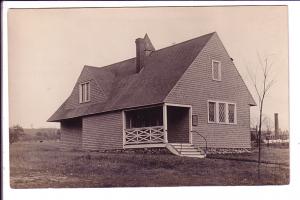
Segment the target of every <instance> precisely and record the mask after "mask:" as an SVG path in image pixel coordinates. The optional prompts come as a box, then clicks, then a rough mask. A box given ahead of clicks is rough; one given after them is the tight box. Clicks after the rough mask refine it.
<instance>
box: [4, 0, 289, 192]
mask: <svg viewBox="0 0 300 200" xmlns="http://www.w3.org/2000/svg"><path fill="white" fill-rule="evenodd" d="M7 37H8V43H7V44H8V92H9V180H10V183H9V184H10V187H11V188H12V189H38V188H112V187H113V188H116V187H174V186H176V187H179V186H261V185H274V186H277V185H289V184H290V133H289V132H290V125H289V51H288V50H289V46H288V40H289V30H288V6H190V7H184V6H182V7H180V6H179V7H159V6H158V7H119V8H104V7H98V8H97V7H94V8H85V7H74V8H72V7H70V8H43V9H41V8H26V9H25V8H12V9H9V10H8V15H7Z"/></svg>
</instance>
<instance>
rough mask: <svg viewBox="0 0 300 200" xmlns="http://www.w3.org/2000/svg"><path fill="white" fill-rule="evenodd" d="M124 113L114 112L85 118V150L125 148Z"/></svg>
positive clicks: (83, 145)
mask: <svg viewBox="0 0 300 200" xmlns="http://www.w3.org/2000/svg"><path fill="white" fill-rule="evenodd" d="M122 123H123V122H122V113H121V112H112V113H106V114H101V115H93V116H88V117H84V118H83V131H82V147H83V150H108V149H122V148H123V131H122V130H123V124H122Z"/></svg>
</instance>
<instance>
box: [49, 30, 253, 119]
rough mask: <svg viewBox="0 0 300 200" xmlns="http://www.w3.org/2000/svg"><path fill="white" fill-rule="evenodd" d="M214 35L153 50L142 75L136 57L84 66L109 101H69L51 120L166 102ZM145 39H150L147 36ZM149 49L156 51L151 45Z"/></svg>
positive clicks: (147, 58) (147, 57) (146, 58)
mask: <svg viewBox="0 0 300 200" xmlns="http://www.w3.org/2000/svg"><path fill="white" fill-rule="evenodd" d="M214 34H216V33H215V32H213V33H210V34H206V35H203V36H200V37H198V38H195V39H191V40H188V41H185V42H182V43H179V44H175V45H173V46H169V47H166V48H162V49H159V50H155V51H152V52H151V54H150V55H149V56H146V57H145V65H144V67H143V69H142V70H141V71H140V72H139V73H136V58H131V59H128V60H124V61H122V62H119V63H115V64H112V65H109V66H105V67H92V66H85V67H84V69H83V71H84V70H86V71H88V72H90V74H92V76H93V77H94V79H95V80H96V81H97V84H98V85H99V86H100V87H101V88H102V90H103V93H104V95H105V96H106V100H105V101H103V102H100V103H94V104H87V105H85V106H80V107H76V108H68V107H67V106H66V104H67V100H66V101H65V103H64V104H63V105H62V106H61V107H60V108H59V109H58V110H57V111H56V112H55V113H54V114H53V115H52V116H51V117H50V118H49V119H48V121H61V120H63V119H69V118H75V117H80V116H86V115H91V114H97V113H103V112H109V111H115V110H122V109H126V108H134V107H141V106H147V105H155V104H161V103H163V101H164V100H165V98H166V97H167V95H168V94H169V92H170V91H171V90H172V88H173V87H174V86H175V84H176V83H177V82H178V80H179V79H180V77H181V76H182V75H183V73H184V72H185V71H186V69H187V68H188V67H189V66H190V65H191V63H192V62H193V61H194V60H195V58H196V57H197V55H198V54H199V53H200V51H201V50H202V49H203V47H204V46H205V45H206V43H207V42H208V41H209V39H210V38H211V37H212V35H214ZM145 39H147V40H149V38H148V36H147V35H146V36H145ZM149 41H150V40H149ZM150 48H151V49H154V47H153V46H152V44H151V45H150ZM253 102H254V101H253ZM253 102H250V103H249V104H253ZM254 104H255V102H254Z"/></svg>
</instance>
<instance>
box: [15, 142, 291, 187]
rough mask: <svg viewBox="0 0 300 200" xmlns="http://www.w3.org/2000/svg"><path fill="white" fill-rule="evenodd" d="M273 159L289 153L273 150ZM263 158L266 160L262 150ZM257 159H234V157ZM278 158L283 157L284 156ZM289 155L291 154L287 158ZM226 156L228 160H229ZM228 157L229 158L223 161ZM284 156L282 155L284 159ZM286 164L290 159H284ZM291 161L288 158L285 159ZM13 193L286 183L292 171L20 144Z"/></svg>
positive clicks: (219, 161)
mask: <svg viewBox="0 0 300 200" xmlns="http://www.w3.org/2000/svg"><path fill="white" fill-rule="evenodd" d="M269 150H270V152H272V153H271V155H272V156H273V157H272V156H270V158H272V159H275V157H274V156H276V155H278V152H279V151H280V152H281V151H283V152H288V149H284V148H277V149H276V152H277V153H276V152H273V150H271V149H269ZM264 152H265V153H264V154H263V155H264V156H263V158H264V159H266V158H268V155H267V153H266V152H267V151H264ZM255 154H256V153H255V152H254V153H253V155H251V154H250V155H230V156H231V157H230V158H235V156H237V157H241V156H245V157H247V156H248V157H249V156H250V157H251V156H255ZM280 155H285V154H284V153H281V154H280ZM287 155H288V154H287ZM227 156H228V155H227ZM225 157H226V156H225ZM283 157H284V156H283ZM284 159H286V158H285V157H284ZM287 160H288V158H287ZM10 170H11V171H10V176H11V187H12V188H48V187H51V188H58V187H140V186H201V185H269V184H288V183H289V166H288V162H287V164H286V165H278V164H266V163H265V164H262V166H261V177H260V179H259V178H258V177H257V163H255V162H245V161H238V160H232V159H231V160H230V159H220V157H218V158H206V159H197V158H186V157H178V156H175V155H171V154H142V153H132V152H131V153H130V152H129V153H99V152H89V153H87V152H75V151H72V152H66V151H60V149H59V142H55V141H44V142H43V143H39V142H18V143H14V144H12V145H11V146H10Z"/></svg>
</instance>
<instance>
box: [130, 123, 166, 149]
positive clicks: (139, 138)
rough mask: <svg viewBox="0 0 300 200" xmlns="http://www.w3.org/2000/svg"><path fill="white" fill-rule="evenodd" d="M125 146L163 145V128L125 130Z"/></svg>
mask: <svg viewBox="0 0 300 200" xmlns="http://www.w3.org/2000/svg"><path fill="white" fill-rule="evenodd" d="M124 142H125V145H130V144H154V143H164V127H163V126H152V127H142V128H131V129H125V141H124Z"/></svg>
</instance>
